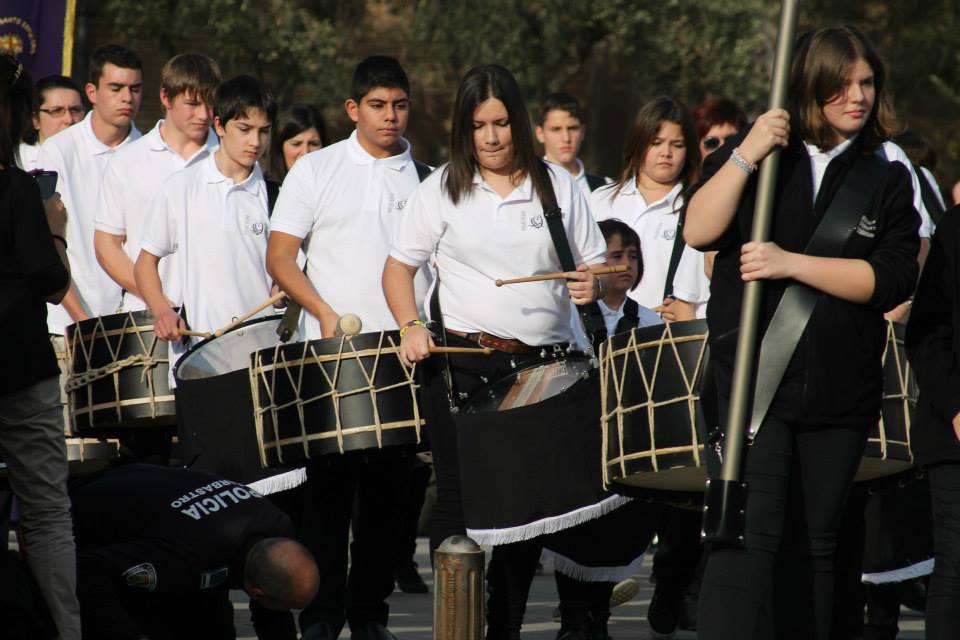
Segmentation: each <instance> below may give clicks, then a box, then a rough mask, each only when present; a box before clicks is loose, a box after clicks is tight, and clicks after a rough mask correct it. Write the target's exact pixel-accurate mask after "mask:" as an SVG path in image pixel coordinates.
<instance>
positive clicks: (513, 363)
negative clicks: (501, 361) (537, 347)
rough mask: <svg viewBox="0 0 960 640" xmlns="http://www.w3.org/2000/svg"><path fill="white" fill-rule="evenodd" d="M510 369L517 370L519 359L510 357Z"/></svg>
mask: <svg viewBox="0 0 960 640" xmlns="http://www.w3.org/2000/svg"><path fill="white" fill-rule="evenodd" d="M510 368H511V369H516V368H517V359H516V358H515V357H514V356H510Z"/></svg>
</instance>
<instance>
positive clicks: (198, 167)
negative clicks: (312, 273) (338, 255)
mask: <svg viewBox="0 0 960 640" xmlns="http://www.w3.org/2000/svg"><path fill="white" fill-rule="evenodd" d="M268 231H269V217H268V216H267V186H266V183H265V182H264V180H263V173H261V171H260V167H259V165H257V166H255V167H254V169H253V172H252V173H251V174H250V176H249V177H248V178H247V179H246V180H244V181H243V182H241V183H240V184H234V183H233V180H232V179H230V178H228V177H226V176H225V175H223V174H222V173H221V172H220V170H219V169H218V168H217V164H216V161H215V159H214V154H212V153H211V154H207V155H206V156H205V157H204V158H202V159H201V160H200V161H199V162H195V163H193V164H191V165H190V166H188V167H187V168H185V169H183V170H182V171H178V172H176V173H174V174H173V175H172V176H170V178H169V179H168V180H167V181H166V182H164V183H163V184H162V185H161V186H160V190H159V191H158V192H157V195H156V197H155V198H154V200H153V204H152V206H151V207H150V213H149V216H148V220H147V226H146V229H145V230H144V234H143V238H142V241H141V246H142V249H143V250H144V251H147V252H149V253H151V254H153V255H155V256H157V257H159V258H164V259H168V260H176V261H177V263H178V264H177V268H178V270H179V274H180V276H179V277H180V291H181V292H182V294H183V304H184V307H185V308H186V315H187V322H188V324H189V325H190V328H191V329H193V330H194V331H208V332H212V331H215V330H216V329H219V328H220V327H223V326H224V325H227V324H229V323H230V322H232V321H233V320H235V319H236V318H237V317H239V316H240V315H242V314H243V313H244V312H246V311H249V310H250V309H252V308H253V307H255V306H256V305H258V304H260V303H261V302H263V301H265V300H266V299H267V298H269V297H270V285H271V280H270V276H269V275H267V269H266V259H267V233H268ZM166 256H170V257H169V258H166ZM161 262H162V260H161ZM270 313H272V310H271V309H269V308H268V309H267V310H265V311H264V312H263V313H262V314H261V315H267V314H270ZM170 345H171V349H174V350H175V351H176V352H177V353H176V356H177V357H178V356H179V355H180V354H181V353H182V352H183V351H184V349H183V347H182V343H181V342H180V341H176V342H171V343H170ZM172 361H173V358H171V362H172ZM171 371H172V367H171Z"/></svg>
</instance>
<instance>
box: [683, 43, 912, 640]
mask: <svg viewBox="0 0 960 640" xmlns="http://www.w3.org/2000/svg"><path fill="white" fill-rule="evenodd" d="M885 79H886V74H885V69H884V66H883V63H882V62H881V60H880V58H879V57H878V56H877V54H876V53H875V51H874V49H873V47H872V46H871V44H870V43H869V42H868V41H867V39H866V37H865V36H864V35H863V34H862V33H861V32H860V31H858V30H857V29H855V28H852V27H838V28H828V29H821V30H818V31H816V32H814V33H810V34H807V35H805V36H803V37H802V38H801V39H800V41H799V42H798V46H797V49H796V53H795V58H794V62H793V68H792V71H791V77H790V88H789V95H788V102H789V111H786V110H783V109H772V110H770V111H768V112H767V113H764V114H763V115H761V116H760V117H759V118H758V119H757V121H756V122H755V123H754V124H753V126H752V127H750V128H749V129H748V130H746V131H744V132H741V133H740V134H738V136H737V137H735V138H733V139H732V140H730V142H729V143H728V144H726V145H724V146H723V147H722V148H721V149H720V150H718V151H717V152H715V153H713V154H712V155H711V156H710V157H709V158H708V159H707V161H706V163H705V165H704V175H703V178H702V180H701V183H700V184H699V185H697V187H696V188H695V189H694V195H693V196H692V197H691V198H690V199H689V200H688V202H689V205H688V208H687V224H686V227H685V229H684V238H685V239H686V241H687V243H689V244H690V245H692V246H694V247H697V248H699V249H701V250H709V249H715V250H718V251H719V253H718V255H717V259H716V263H715V266H714V271H713V280H712V282H711V294H710V303H709V308H708V314H707V317H708V323H709V329H710V348H711V357H712V359H713V365H714V367H715V373H716V376H717V383H718V387H719V394H720V398H721V404H722V405H723V404H726V402H727V400H728V399H729V395H730V384H731V375H732V370H733V358H734V351H735V347H736V340H737V337H736V335H737V328H738V324H739V313H740V306H741V304H740V303H741V296H742V291H743V282H744V281H751V280H761V279H762V280H764V281H766V282H765V285H764V296H763V299H762V305H761V316H760V336H761V337H762V336H763V334H764V333H765V332H766V330H767V327H768V325H769V324H770V322H771V318H772V316H773V314H774V310H775V309H776V308H777V306H778V304H779V302H780V299H781V297H782V296H783V295H784V292H785V290H786V289H787V288H788V287H789V286H790V285H793V284H797V286H805V287H809V288H810V289H812V290H813V291H814V293H815V294H816V295H815V298H814V303H813V305H814V306H813V310H812V314H811V315H810V317H809V321H808V322H807V323H806V326H805V328H802V333H800V338H799V341H798V343H797V344H796V348H795V350H794V351H793V355H792V358H791V360H790V363H789V365H788V366H787V367H786V371H785V373H784V374H783V376H782V378H781V380H780V382H779V384H778V386H777V388H776V392H775V395H774V397H773V400H772V403H771V405H770V408H769V411H768V412H767V414H766V417H765V419H764V420H763V422H762V425H761V426H762V428H761V429H760V430H759V431H757V432H756V437H755V439H754V440H753V443H752V445H750V446H749V447H747V450H746V454H745V457H744V465H745V466H744V479H745V481H746V482H747V484H748V492H749V497H748V500H747V506H746V536H745V544H744V547H743V548H714V549H712V550H711V554H710V558H709V561H708V565H707V570H706V574H705V576H704V579H703V586H702V591H701V596H700V607H699V613H698V633H699V637H700V638H702V639H705V640H712V639H715V638H738V639H739V638H743V637H748V636H749V634H751V633H756V635H755V636H754V637H773V635H772V634H771V633H770V632H769V631H767V630H764V629H759V630H758V629H757V627H758V622H759V620H760V616H759V615H758V614H759V613H760V611H761V609H762V608H764V605H765V603H766V598H767V596H768V594H769V593H771V592H772V590H773V587H774V584H773V575H774V566H775V560H776V555H777V552H778V550H779V548H780V541H781V538H782V534H783V525H784V519H785V516H786V513H787V511H788V509H790V510H796V512H797V513H799V514H800V518H801V519H802V521H803V525H804V528H803V535H804V536H805V540H806V555H807V556H808V557H807V558H806V559H805V562H804V565H805V566H808V567H809V568H810V570H811V571H812V576H811V577H810V587H811V588H810V592H811V597H812V599H813V603H814V606H813V616H812V618H811V619H810V624H811V625H812V627H813V628H812V629H811V630H810V631H809V633H808V634H807V635H806V637H810V638H818V639H819V638H823V639H825V638H827V636H828V631H829V628H830V613H831V609H832V601H833V581H834V552H835V548H836V537H837V530H838V527H839V522H840V518H841V516H842V514H843V506H844V501H845V500H846V496H847V493H848V491H849V488H850V485H851V483H852V481H853V477H854V474H855V472H856V470H857V466H858V463H859V461H860V458H861V456H862V454H863V450H864V445H865V442H866V436H867V430H868V429H869V428H870V427H871V426H872V425H874V424H876V422H877V420H878V418H879V411H880V399H881V386H882V371H881V355H882V352H883V349H884V343H885V332H884V329H885V327H884V320H883V312H884V311H886V310H888V309H892V308H893V307H895V306H896V305H897V304H899V303H900V302H902V301H903V300H905V299H906V298H907V297H908V296H909V295H910V293H911V291H912V289H913V286H914V283H915V281H916V277H917V262H916V255H917V250H918V247H919V238H918V236H917V229H918V226H919V216H918V214H917V212H916V210H915V209H914V207H913V204H912V197H913V196H912V191H911V186H910V179H909V176H908V174H907V172H906V170H905V169H904V167H903V166H902V165H900V164H899V163H888V164H882V165H880V166H879V167H878V168H877V169H876V172H877V175H876V178H875V179H874V180H872V181H871V182H870V183H869V184H868V185H867V189H866V191H867V193H871V192H872V193H871V195H869V197H868V198H867V199H866V200H865V201H866V202H869V205H868V206H866V207H865V208H864V209H863V210H862V212H861V215H860V219H859V222H857V223H856V225H855V229H853V231H851V232H849V237H847V238H845V239H844V240H843V241H842V243H841V244H842V247H843V248H842V250H841V251H840V252H839V253H838V257H822V256H811V255H806V254H805V253H804V250H805V247H806V245H807V243H808V241H809V240H810V238H811V236H813V234H814V230H815V229H816V228H817V225H818V224H819V223H820V221H821V219H822V218H823V217H824V214H825V213H826V212H827V209H828V207H829V205H830V204H831V201H832V200H833V199H834V197H835V196H836V195H837V193H838V191H839V190H840V189H841V186H842V185H843V183H844V182H845V180H847V177H848V174H849V173H851V168H852V167H854V166H856V167H862V166H863V164H864V163H867V164H869V163H870V162H871V161H870V157H871V155H872V154H873V153H874V152H875V150H876V149H877V147H878V146H879V145H880V144H881V142H882V141H883V140H884V139H885V138H886V137H887V131H888V125H887V123H888V121H889V118H890V114H889V111H888V107H887V104H886V100H885V96H884V90H885V86H884V85H885ZM774 147H783V149H784V150H783V153H782V155H781V158H780V170H779V174H778V176H777V183H776V198H775V205H774V207H775V208H774V213H773V221H772V225H771V232H770V241H769V242H765V243H762V244H756V243H752V242H749V241H748V240H749V234H750V229H751V224H752V221H753V210H754V201H755V197H756V188H757V180H756V176H755V174H754V171H755V169H756V167H757V164H758V163H759V162H760V161H761V160H763V158H765V157H766V156H767V154H769V153H770V151H771V150H772V149H773V148H774ZM833 213H835V212H831V216H832V215H833ZM852 226H853V225H848V226H847V227H846V229H850V228H851V227H852ZM756 379H757V381H758V384H759V383H762V382H763V381H764V379H765V374H764V371H759V372H758V374H757V378H756ZM720 415H721V419H723V418H725V417H726V411H725V408H724V407H721V413H720ZM794 579H797V578H794ZM799 580H804V578H799ZM798 618H799V619H803V618H806V616H799V617H798ZM799 619H798V620H796V621H794V622H799ZM758 631H759V633H757V632H758Z"/></svg>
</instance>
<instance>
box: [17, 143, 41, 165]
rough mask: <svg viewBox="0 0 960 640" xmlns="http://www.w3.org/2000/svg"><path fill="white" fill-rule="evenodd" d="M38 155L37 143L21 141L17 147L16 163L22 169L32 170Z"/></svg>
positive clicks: (38, 146) (38, 147)
mask: <svg viewBox="0 0 960 640" xmlns="http://www.w3.org/2000/svg"><path fill="white" fill-rule="evenodd" d="M39 157H40V145H39V144H27V143H26V142H21V143H20V146H19V147H17V158H16V160H17V165H18V166H19V167H20V168H21V169H23V170H24V171H28V172H29V171H33V170H34V169H36V168H37V160H38V159H39Z"/></svg>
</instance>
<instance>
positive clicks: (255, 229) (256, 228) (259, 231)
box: [250, 222, 266, 236]
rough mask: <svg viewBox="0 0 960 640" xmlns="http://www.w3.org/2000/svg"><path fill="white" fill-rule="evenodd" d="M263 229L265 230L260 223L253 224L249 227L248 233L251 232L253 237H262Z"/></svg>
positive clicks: (264, 226)
mask: <svg viewBox="0 0 960 640" xmlns="http://www.w3.org/2000/svg"><path fill="white" fill-rule="evenodd" d="M264 229H266V225H264V224H263V223H262V222H254V223H253V224H251V225H250V231H253V235H255V236H260V235H263V231H264Z"/></svg>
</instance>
